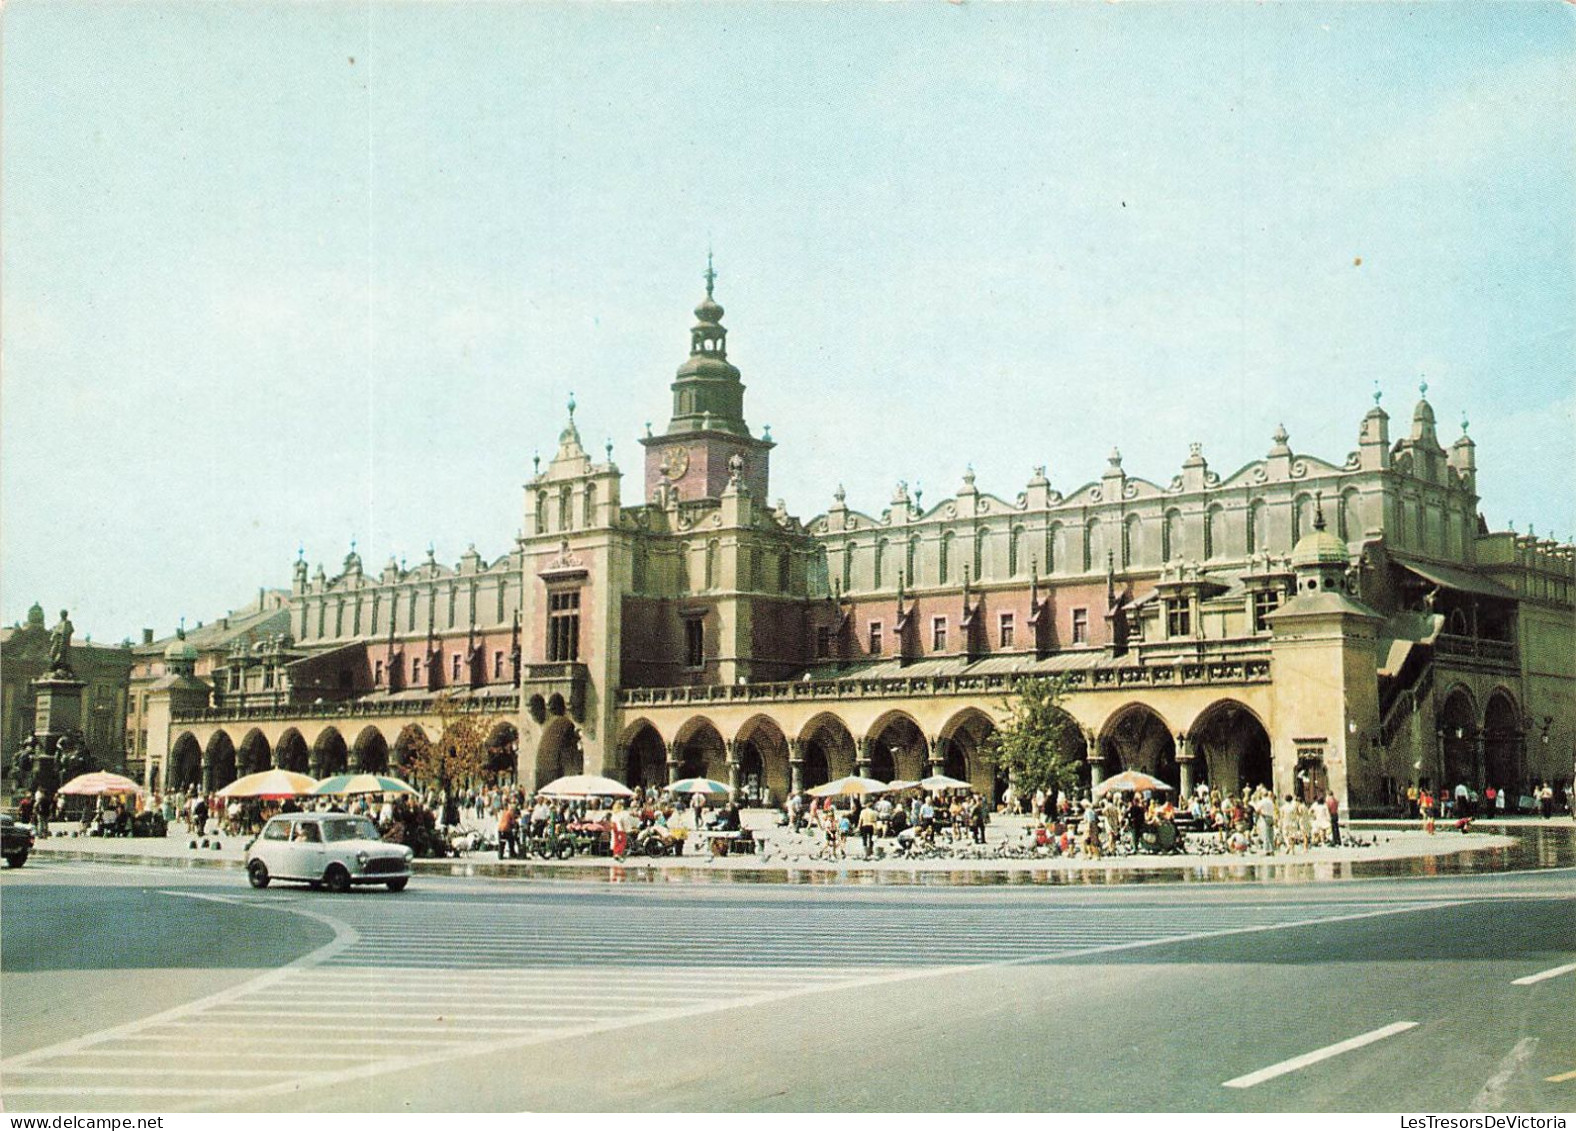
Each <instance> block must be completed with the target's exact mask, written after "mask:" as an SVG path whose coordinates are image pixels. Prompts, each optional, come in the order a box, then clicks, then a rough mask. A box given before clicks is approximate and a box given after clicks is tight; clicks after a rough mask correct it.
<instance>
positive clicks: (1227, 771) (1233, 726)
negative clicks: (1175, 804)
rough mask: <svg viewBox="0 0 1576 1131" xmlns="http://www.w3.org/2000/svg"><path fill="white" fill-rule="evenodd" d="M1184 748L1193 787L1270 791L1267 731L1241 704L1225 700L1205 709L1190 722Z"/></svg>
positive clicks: (1271, 769) (1271, 770) (1225, 791)
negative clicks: (1190, 754) (1190, 760)
mask: <svg viewBox="0 0 1576 1131" xmlns="http://www.w3.org/2000/svg"><path fill="white" fill-rule="evenodd" d="M1188 745H1189V747H1190V748H1191V749H1192V751H1193V781H1194V783H1195V784H1198V783H1201V782H1204V783H1208V784H1209V785H1210V786H1211V787H1212V788H1215V789H1219V790H1220V791H1221V792H1222V793H1223V794H1233V793H1239V792H1241V791H1242V790H1243V789H1244V788H1250V789H1251V788H1253V787H1255V786H1260V785H1262V786H1265V787H1266V788H1270V789H1273V788H1274V784H1275V782H1274V765H1273V762H1272V761H1271V758H1270V735H1269V731H1267V730H1265V729H1264V724H1263V723H1261V722H1260V721H1259V718H1258V716H1257V715H1255V714H1254V713H1253V712H1252V711H1250V710H1248V708H1246V707H1244V706H1243V705H1242V704H1241V703H1238V702H1236V701H1234V700H1231V699H1226V700H1222V701H1221V702H1219V703H1212V704H1211V705H1210V706H1208V707H1207V708H1205V709H1204V712H1203V714H1201V715H1199V717H1198V718H1197V719H1196V720H1194V723H1193V729H1192V731H1191V732H1190V733H1189V735H1188ZM1172 784H1174V785H1175V784H1179V783H1175V782H1173V783H1172Z"/></svg>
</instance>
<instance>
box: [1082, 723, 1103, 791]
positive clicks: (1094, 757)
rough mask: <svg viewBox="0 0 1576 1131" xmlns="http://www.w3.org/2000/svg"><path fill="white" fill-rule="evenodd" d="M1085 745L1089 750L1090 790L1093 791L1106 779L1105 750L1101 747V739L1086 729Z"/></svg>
mask: <svg viewBox="0 0 1576 1131" xmlns="http://www.w3.org/2000/svg"><path fill="white" fill-rule="evenodd" d="M1084 745H1085V748H1086V749H1087V750H1088V751H1089V790H1090V792H1091V793H1093V791H1094V789H1095V787H1096V786H1098V785H1099V784H1100V783H1101V782H1103V781H1104V780H1105V751H1104V750H1101V749H1100V740H1099V739H1098V738H1096V737H1095V734H1094V732H1093V731H1084Z"/></svg>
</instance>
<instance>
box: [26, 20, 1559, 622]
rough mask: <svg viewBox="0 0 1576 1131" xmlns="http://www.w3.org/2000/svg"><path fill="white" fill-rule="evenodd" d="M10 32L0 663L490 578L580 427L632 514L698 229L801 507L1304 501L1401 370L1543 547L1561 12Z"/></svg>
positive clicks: (1396, 393)
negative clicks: (325, 596) (68, 613)
mask: <svg viewBox="0 0 1576 1131" xmlns="http://www.w3.org/2000/svg"><path fill="white" fill-rule="evenodd" d="M0 19H3V31H4V36H5V41H4V53H3V68H4V69H3V100H4V101H3V112H4V136H3V145H4V149H3V155H0V158H3V165H0V176H3V183H0V189H3V197H0V208H3V214H0V222H3V225H4V228H3V232H4V261H3V269H4V290H3V296H0V303H3V307H0V315H3V323H0V327H3V329H0V332H3V342H0V345H3V361H4V385H3V393H4V401H3V424H0V427H3V435H0V441H3V444H0V447H3V461H4V462H3V476H0V505H3V513H0V520H3V521H0V538H3V543H0V555H3V556H0V617H3V618H4V620H5V621H6V622H10V621H13V620H16V619H18V618H20V617H22V616H23V615H24V614H25V611H26V608H27V606H28V605H29V604H30V603H31V602H32V601H33V600H34V599H38V600H40V601H42V602H43V604H44V605H45V607H46V608H47V609H49V610H50V615H51V617H52V616H53V614H54V610H57V609H59V608H60V607H62V606H66V607H70V608H71V610H72V615H73V620H74V621H75V622H76V624H77V626H78V631H79V633H80V632H91V633H92V634H93V635H94V637H95V638H96V639H99V640H112V639H119V638H120V637H121V636H123V635H126V634H134V633H136V632H137V630H138V629H139V628H140V627H141V626H143V625H149V626H153V627H156V628H157V629H158V630H159V631H160V632H161V633H163V632H166V631H169V630H170V629H171V628H172V627H173V625H174V624H175V622H176V620H177V618H179V617H180V616H182V615H184V616H186V617H187V618H188V619H189V620H192V621H195V620H199V619H202V620H208V619H211V618H212V617H214V616H217V615H220V614H222V613H223V612H224V611H225V610H226V609H228V608H231V607H238V606H239V605H241V604H242V603H243V602H244V601H246V600H247V599H248V598H249V596H250V595H253V594H255V592H256V590H257V588H258V587H259V586H262V585H269V586H282V585H285V584H287V583H288V579H289V573H290V570H289V567H290V562H291V561H292V559H293V558H294V557H295V553H296V547H297V546H298V545H304V546H305V548H306V552H307V556H308V558H309V560H311V561H312V562H313V563H316V562H318V561H324V562H326V563H327V564H328V566H329V572H330V573H333V572H336V570H337V568H338V565H337V563H338V562H339V560H340V559H341V558H342V557H343V555H344V554H345V552H346V550H347V548H348V544H349V542H350V539H351V538H352V537H355V538H356V539H357V541H358V544H359V548H360V551H361V553H362V555H363V557H364V559H365V560H366V561H367V564H368V566H369V567H370V568H378V567H381V565H382V563H383V562H384V561H385V560H386V559H387V557H388V555H389V554H390V553H394V554H397V555H401V556H404V557H407V558H408V559H410V561H411V562H415V561H417V560H419V559H421V558H422V556H423V555H424V554H425V551H426V546H427V544H428V542H429V541H432V542H434V543H435V544H436V547H437V551H438V554H439V557H440V559H442V560H445V561H451V562H452V561H454V560H456V559H457V558H458V557H459V555H460V554H461V553H462V552H463V551H464V549H465V546H466V544H467V543H468V542H472V541H474V542H475V543H476V545H477V547H478V549H480V550H481V552H482V553H483V554H484V555H486V556H487V557H489V558H492V557H495V556H497V555H499V554H502V553H504V552H506V551H507V550H508V549H509V547H510V545H511V540H512V538H513V535H514V532H515V530H516V529H517V528H518V527H519V526H520V515H521V507H522V491H521V484H522V483H523V481H524V480H525V479H526V478H527V477H528V475H529V473H530V467H531V455H532V452H533V451H535V450H538V449H540V450H542V451H543V452H544V454H546V453H547V452H548V451H550V449H551V446H552V443H553V440H554V437H555V436H556V434H557V430H558V428H559V426H560V424H561V422H562V417H563V404H564V400H565V395H566V393H567V392H568V391H569V390H570V389H573V390H574V391H575V393H576V395H577V399H578V401H579V404H580V406H581V407H580V411H579V414H578V419H579V421H580V423H581V426H582V431H583V433H584V434H585V436H586V440H587V443H588V445H592V446H594V448H595V449H596V450H597V451H598V452H600V449H601V445H602V442H603V440H604V438H605V437H611V438H612V440H613V442H614V455H615V459H617V460H618V461H619V463H620V464H621V466H623V467H624V468H625V470H626V472H631V473H633V474H631V475H630V476H629V478H627V479H626V492H625V496H626V499H627V500H632V499H634V498H635V497H638V494H639V485H638V479H639V472H640V461H639V458H638V457H639V451H640V450H639V448H638V447H637V446H636V444H635V443H634V440H635V438H636V437H637V436H639V435H640V434H641V432H642V430H643V425H644V422H645V421H647V420H652V421H654V422H656V424H657V427H658V428H660V427H661V426H662V424H663V423H664V422H665V421H666V419H667V415H668V409H669V392H668V383H669V381H670V380H671V377H672V373H673V369H674V367H675V366H677V365H678V363H679V362H680V361H681V360H683V358H684V356H685V354H686V352H687V341H688V339H687V333H686V331H687V328H688V326H689V324H690V321H691V316H690V308H691V307H693V306H694V305H695V302H696V301H697V300H698V299H699V297H700V295H701V289H702V288H701V279H700V272H701V270H702V269H703V267H704V264H705V253H706V246H707V241H708V239H709V240H710V241H711V243H712V244H713V245H714V247H715V249H716V254H717V266H718V270H719V272H720V275H721V277H720V279H719V282H718V287H717V296H718V298H719V299H720V300H721V301H722V302H723V304H724V305H725V306H726V307H727V308H728V316H727V319H726V321H727V323H728V325H729V327H730V329H731V336H730V348H731V352H730V356H731V357H732V359H733V360H734V361H736V362H737V363H738V364H739V365H740V366H741V367H742V369H743V370H744V374H745V380H746V382H747V384H748V386H749V392H748V394H747V401H746V405H747V412H748V415H749V418H750V422H751V424H752V425H753V426H754V427H755V428H756V429H759V428H760V426H761V425H762V424H770V425H771V426H772V431H773V435H774V438H775V439H777V440H778V441H779V447H778V449H777V451H776V452H775V453H774V468H773V472H774V482H773V492H772V493H773V496H774V497H775V496H782V497H784V498H786V500H787V502H788V505H789V507H790V509H791V510H793V511H794V512H795V513H797V514H799V515H801V516H802V517H809V516H811V515H813V514H816V513H819V512H820V511H821V510H823V509H824V508H825V506H826V505H827V503H828V502H829V500H830V496H831V493H832V490H833V489H834V488H835V487H836V485H837V483H838V482H839V481H842V482H844V483H845V484H846V485H847V489H848V495H849V502H850V505H854V506H858V507H861V508H864V509H870V510H874V509H879V507H880V506H882V505H884V503H885V500H886V499H887V498H889V497H890V494H891V490H892V486H893V484H894V483H895V481H896V480H897V479H899V478H903V479H907V480H909V481H910V482H911V483H913V482H915V481H919V482H922V483H923V485H924V488H925V493H926V497H927V498H928V499H930V500H936V499H939V498H940V497H942V496H943V495H945V494H947V493H950V492H951V491H953V490H955V489H956V487H957V485H958V482H959V477H960V476H961V474H962V472H963V470H964V467H965V465H966V464H967V463H969V462H971V461H972V462H973V464H974V466H975V468H976V470H977V472H978V475H979V484H980V486H981V488H982V489H986V490H990V491H994V492H996V493H999V494H1002V495H1006V496H1008V497H1011V496H1013V495H1014V494H1016V492H1017V491H1018V490H1020V489H1021V488H1022V486H1023V484H1024V482H1025V481H1026V480H1027V479H1028V477H1029V475H1030V473H1031V469H1032V467H1033V466H1034V465H1035V464H1040V463H1045V464H1048V465H1049V470H1050V475H1051V479H1052V482H1053V484H1054V485H1055V486H1056V487H1057V488H1058V489H1061V490H1064V491H1066V490H1070V489H1072V488H1074V487H1076V486H1077V485H1078V484H1079V483H1082V482H1085V481H1087V480H1089V479H1091V478H1094V477H1096V476H1098V474H1099V472H1100V471H1101V469H1102V468H1103V467H1104V465H1105V455H1106V453H1107V451H1108V450H1109V449H1110V448H1111V446H1112V445H1119V446H1120V447H1121V449H1122V451H1123V453H1124V455H1125V457H1126V461H1125V462H1126V467H1127V469H1128V471H1129V473H1130V474H1134V475H1141V476H1144V477H1147V478H1151V479H1154V480H1157V481H1160V482H1162V483H1164V482H1167V481H1169V479H1170V477H1171V476H1172V475H1173V474H1175V473H1176V471H1177V469H1178V468H1179V466H1180V464H1181V462H1182V460H1183V459H1184V458H1185V457H1186V455H1187V445H1188V442H1189V441H1192V440H1200V441H1202V442H1203V443H1204V452H1205V455H1206V456H1207V457H1208V458H1209V459H1210V461H1211V465H1212V466H1213V467H1214V468H1215V469H1216V470H1218V471H1220V472H1222V473H1229V472H1230V471H1232V470H1235V469H1236V468H1237V467H1239V466H1240V465H1242V464H1243V463H1245V462H1247V461H1248V460H1250V459H1254V458H1257V457H1259V456H1261V455H1263V454H1264V452H1265V451H1266V450H1267V449H1268V448H1269V446H1270V435H1271V433H1272V432H1273V431H1274V429H1275V426H1276V425H1277V423H1279V422H1282V421H1284V422H1285V424H1286V426H1287V428H1288V429H1289V430H1290V432H1291V442H1292V445H1293V447H1294V448H1296V449H1297V450H1299V451H1306V452H1310V453H1313V454H1316V455H1320V456H1324V457H1326V458H1330V459H1333V460H1335V461H1337V462H1339V461H1340V460H1341V459H1343V458H1344V457H1345V455H1346V453H1347V452H1348V451H1350V450H1351V449H1352V448H1353V447H1354V446H1355V442H1356V435H1357V427H1358V422H1359V420H1360V418H1361V417H1362V414H1363V413H1364V411H1365V410H1366V409H1367V407H1368V405H1369V403H1370V401H1369V397H1370V393H1371V391H1372V388H1373V383H1374V381H1375V380H1378V381H1379V382H1380V384H1381V385H1382V387H1383V388H1384V390H1385V393H1386V396H1385V401H1384V403H1385V406H1386V407H1387V408H1388V409H1389V410H1390V411H1391V413H1392V416H1393V418H1394V421H1393V428H1395V429H1400V428H1404V427H1405V426H1406V424H1407V421H1408V420H1409V417H1410V413H1411V407H1412V405H1413V403H1414V401H1415V400H1416V386H1417V381H1418V377H1419V375H1420V374H1427V377H1428V381H1429V385H1430V392H1429V397H1430V400H1431V401H1432V402H1433V404H1434V406H1435V408H1436V410H1437V411H1438V413H1439V417H1440V421H1441V425H1442V427H1441V432H1442V436H1443V438H1444V439H1445V440H1446V442H1447V443H1448V442H1449V440H1450V439H1452V438H1453V437H1454V436H1455V435H1457V434H1458V433H1459V419H1460V416H1461V415H1462V413H1463V412H1464V413H1466V414H1467V415H1469V416H1470V418H1471V422H1472V424H1471V431H1472V434H1473V436H1474V437H1475V438H1476V439H1477V441H1478V444H1479V448H1478V455H1479V463H1480V467H1481V491H1482V495H1483V502H1482V508H1483V510H1484V512H1485V514H1486V516H1487V517H1488V519H1489V521H1490V522H1491V524H1493V525H1494V526H1496V527H1500V526H1503V525H1504V523H1505V522H1506V521H1507V520H1514V521H1515V523H1516V525H1517V528H1518V529H1522V530H1525V529H1526V527H1527V524H1528V523H1529V522H1530V523H1532V524H1534V525H1535V526H1536V527H1537V529H1538V530H1539V531H1540V532H1548V531H1550V530H1551V529H1552V530H1553V531H1554V532H1555V533H1556V534H1558V536H1560V537H1561V538H1568V537H1569V536H1570V533H1571V531H1572V530H1573V529H1576V491H1573V476H1572V472H1571V468H1572V467H1573V466H1576V389H1573V385H1576V378H1573V357H1576V348H1573V327H1572V320H1573V311H1576V227H1573V225H1576V219H1573V218H1576V207H1573V205H1576V114H1573V113H1572V105H1571V103H1572V91H1573V89H1576V85H1573V58H1576V51H1573V46H1576V36H1573V31H1576V22H1573V21H1576V6H1573V5H1570V4H1561V3H1504V4H1493V3H1481V4H1439V5H1422V6H1409V5H1400V4H1395V5H1366V4H1342V5H1331V6H1322V5H1314V4H1296V5H1286V6H1282V5H1274V4H1256V3H1255V4H1245V5H1237V4H1194V5H1188V4H1171V5H1142V4H1094V3H1086V4H1065V5H1052V4H1044V5H1040V4H1021V5H1005V4H1000V5H999V4H989V3H972V2H971V3H963V4H943V3H935V4H887V5H880V6H856V5H833V6H825V5H818V4H780V5H775V6H764V5H750V4H741V5H726V6H706V5H698V4H687V5H683V6H663V5H657V4H625V5H619V6H609V5H600V4H581V5H569V6H554V5H551V4H546V3H531V4H490V5H480V4H477V5H444V4H437V3H427V4H403V5H398V6H394V5H366V6H358V5H354V4H350V3H332V4H329V3H324V4H298V3H290V4H211V3H202V4H162V3H156V2H145V3H136V4H110V3H92V4H86V3H84V4H78V3H70V2H61V0H52V2H47V3H46V2H41V0H13V2H12V3H9V4H7V5H6V7H5V10H4V13H3V16H0ZM1359 261H1360V263H1359Z"/></svg>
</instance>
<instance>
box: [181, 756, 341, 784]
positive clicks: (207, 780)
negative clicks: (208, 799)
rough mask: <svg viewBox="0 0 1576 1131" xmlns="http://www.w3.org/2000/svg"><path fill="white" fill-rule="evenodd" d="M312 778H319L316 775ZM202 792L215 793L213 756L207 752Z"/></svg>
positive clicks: (204, 758)
mask: <svg viewBox="0 0 1576 1131" xmlns="http://www.w3.org/2000/svg"><path fill="white" fill-rule="evenodd" d="M312 776H313V777H317V775H316V774H313V775H312ZM202 791H203V792H204V793H212V792H213V756H212V755H211V754H209V753H208V752H207V751H206V750H204V751H203V755H202Z"/></svg>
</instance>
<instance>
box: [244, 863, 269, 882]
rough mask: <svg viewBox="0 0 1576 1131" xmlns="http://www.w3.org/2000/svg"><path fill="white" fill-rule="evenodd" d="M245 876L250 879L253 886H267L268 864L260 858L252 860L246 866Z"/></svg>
mask: <svg viewBox="0 0 1576 1131" xmlns="http://www.w3.org/2000/svg"><path fill="white" fill-rule="evenodd" d="M246 878H247V879H248V880H250V881H252V886H253V887H254V888H265V887H267V886H268V878H269V877H268V865H267V864H264V863H263V862H262V861H261V860H253V861H252V862H251V863H250V864H248V865H247V866H246Z"/></svg>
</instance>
